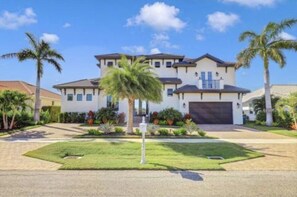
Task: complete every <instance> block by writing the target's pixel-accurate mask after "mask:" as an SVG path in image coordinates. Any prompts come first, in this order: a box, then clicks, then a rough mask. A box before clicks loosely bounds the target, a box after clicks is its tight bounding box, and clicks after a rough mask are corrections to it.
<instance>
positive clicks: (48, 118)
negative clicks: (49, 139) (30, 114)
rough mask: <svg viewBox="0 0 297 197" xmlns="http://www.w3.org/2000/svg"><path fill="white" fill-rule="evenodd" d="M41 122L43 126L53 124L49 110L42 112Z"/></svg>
mask: <svg viewBox="0 0 297 197" xmlns="http://www.w3.org/2000/svg"><path fill="white" fill-rule="evenodd" d="M40 121H42V122H43V124H47V123H50V122H51V115H50V113H49V110H46V111H41V112H40Z"/></svg>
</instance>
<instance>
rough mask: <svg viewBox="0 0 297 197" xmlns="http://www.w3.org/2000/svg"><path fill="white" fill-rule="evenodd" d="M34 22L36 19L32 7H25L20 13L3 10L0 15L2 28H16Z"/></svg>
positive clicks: (0, 26)
mask: <svg viewBox="0 0 297 197" xmlns="http://www.w3.org/2000/svg"><path fill="white" fill-rule="evenodd" d="M34 23H37V19H36V14H35V13H34V11H33V9H32V8H26V9H25V11H24V13H22V14H20V13H16V12H9V11H4V12H3V14H2V15H1V16H0V28H3V29H17V28H19V27H21V26H25V25H30V24H34Z"/></svg>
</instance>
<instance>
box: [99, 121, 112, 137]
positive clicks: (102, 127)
mask: <svg viewBox="0 0 297 197" xmlns="http://www.w3.org/2000/svg"><path fill="white" fill-rule="evenodd" d="M99 130H100V131H103V132H104V133H105V134H107V133H111V132H113V131H114V126H113V125H112V124H110V123H109V122H108V123H106V124H101V125H100V126H99Z"/></svg>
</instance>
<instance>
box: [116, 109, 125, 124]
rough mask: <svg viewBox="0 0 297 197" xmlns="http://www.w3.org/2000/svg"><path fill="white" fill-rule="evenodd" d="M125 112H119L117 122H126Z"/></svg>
mask: <svg viewBox="0 0 297 197" xmlns="http://www.w3.org/2000/svg"><path fill="white" fill-rule="evenodd" d="M125 117H126V115H125V113H124V112H122V113H119V114H118V116H117V124H124V123H125Z"/></svg>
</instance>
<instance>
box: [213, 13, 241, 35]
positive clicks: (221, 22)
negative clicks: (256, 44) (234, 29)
mask: <svg viewBox="0 0 297 197" xmlns="http://www.w3.org/2000/svg"><path fill="white" fill-rule="evenodd" d="M207 20H208V25H210V26H211V28H213V29H214V30H216V31H219V32H224V31H226V30H227V28H228V27H231V26H233V25H234V24H235V23H237V22H238V21H239V16H238V15H236V14H233V13H230V14H227V13H224V12H214V13H212V14H209V15H207Z"/></svg>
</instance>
